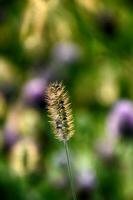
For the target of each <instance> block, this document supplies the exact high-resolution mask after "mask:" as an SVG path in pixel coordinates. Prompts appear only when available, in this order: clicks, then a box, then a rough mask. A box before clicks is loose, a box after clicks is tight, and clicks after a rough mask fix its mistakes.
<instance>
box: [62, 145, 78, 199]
mask: <svg viewBox="0 0 133 200" xmlns="http://www.w3.org/2000/svg"><path fill="white" fill-rule="evenodd" d="M64 147H65V151H66V158H67V168H68V175H69V181H70V186H71V191H72V197H73V200H77V197H76V192H75V188H74V182H73V176H72V167H71V163H70V155H69V148H68V143H67V141H64Z"/></svg>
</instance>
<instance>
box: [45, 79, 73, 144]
mask: <svg viewBox="0 0 133 200" xmlns="http://www.w3.org/2000/svg"><path fill="white" fill-rule="evenodd" d="M47 96H48V112H49V117H50V119H51V121H50V123H51V125H52V128H53V131H54V133H55V136H56V138H57V139H59V140H60V141H67V140H69V138H71V136H72V135H73V133H74V129H73V119H72V111H71V108H70V103H69V97H68V94H67V92H66V91H65V87H64V86H63V84H62V83H58V82H56V83H52V84H50V85H49V87H48V91H47Z"/></svg>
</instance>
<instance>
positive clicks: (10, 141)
mask: <svg viewBox="0 0 133 200" xmlns="http://www.w3.org/2000/svg"><path fill="white" fill-rule="evenodd" d="M19 139H20V134H19V133H18V129H17V127H16V126H15V125H14V124H12V126H10V125H9V124H7V125H6V126H5V129H4V148H5V150H7V151H8V150H10V148H11V147H12V146H13V145H14V144H15V143H16V142H17V141H18V140H19Z"/></svg>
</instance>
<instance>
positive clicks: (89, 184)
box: [77, 170, 96, 188]
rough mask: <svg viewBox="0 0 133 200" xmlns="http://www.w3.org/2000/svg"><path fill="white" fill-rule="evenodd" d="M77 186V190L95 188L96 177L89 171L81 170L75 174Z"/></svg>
mask: <svg viewBox="0 0 133 200" xmlns="http://www.w3.org/2000/svg"><path fill="white" fill-rule="evenodd" d="M77 184H78V187H79V188H93V187H95V186H96V176H95V174H94V172H92V171H89V170H81V171H80V172H78V174H77Z"/></svg>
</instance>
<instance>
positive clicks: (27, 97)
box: [22, 78, 47, 108]
mask: <svg viewBox="0 0 133 200" xmlns="http://www.w3.org/2000/svg"><path fill="white" fill-rule="evenodd" d="M46 87H47V83H46V80H44V79H41V78H34V79H32V80H30V81H29V82H27V84H26V85H25V86H24V88H23V92H22V98H23V100H24V102H25V103H26V104H28V105H30V106H33V107H37V108H40V107H42V105H43V102H44V92H45V89H46Z"/></svg>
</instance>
